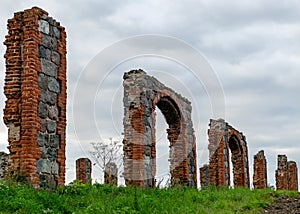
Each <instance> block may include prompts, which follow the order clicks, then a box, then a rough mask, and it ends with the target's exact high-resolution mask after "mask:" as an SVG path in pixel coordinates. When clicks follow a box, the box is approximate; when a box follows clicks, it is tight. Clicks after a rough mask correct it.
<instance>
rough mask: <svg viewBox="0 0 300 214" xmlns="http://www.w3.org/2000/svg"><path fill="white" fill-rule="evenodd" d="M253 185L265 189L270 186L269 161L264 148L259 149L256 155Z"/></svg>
mask: <svg viewBox="0 0 300 214" xmlns="http://www.w3.org/2000/svg"><path fill="white" fill-rule="evenodd" d="M253 186H254V188H255V189H264V188H267V187H268V181H267V161H266V158H265V155H264V151H263V150H261V151H259V152H258V153H257V154H256V155H255V156H254V164H253Z"/></svg>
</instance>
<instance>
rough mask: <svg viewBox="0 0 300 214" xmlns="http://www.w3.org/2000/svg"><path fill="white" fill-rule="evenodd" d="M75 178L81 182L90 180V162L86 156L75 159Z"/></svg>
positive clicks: (89, 181) (84, 182) (88, 182)
mask: <svg viewBox="0 0 300 214" xmlns="http://www.w3.org/2000/svg"><path fill="white" fill-rule="evenodd" d="M76 179H77V180H80V181H81V182H82V183H83V184H90V183H91V182H92V162H91V160H90V159H88V158H79V159H77V160H76Z"/></svg>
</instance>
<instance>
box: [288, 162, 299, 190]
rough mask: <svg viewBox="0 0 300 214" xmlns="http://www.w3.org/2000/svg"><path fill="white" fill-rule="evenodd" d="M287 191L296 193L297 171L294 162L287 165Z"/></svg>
mask: <svg viewBox="0 0 300 214" xmlns="http://www.w3.org/2000/svg"><path fill="white" fill-rule="evenodd" d="M287 172H288V190H293V191H298V169H297V164H296V162H295V161H289V162H288V163H287Z"/></svg>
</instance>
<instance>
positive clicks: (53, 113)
mask: <svg viewBox="0 0 300 214" xmlns="http://www.w3.org/2000/svg"><path fill="white" fill-rule="evenodd" d="M48 117H49V118H50V119H51V120H56V121H57V120H58V108H57V106H49V108H48Z"/></svg>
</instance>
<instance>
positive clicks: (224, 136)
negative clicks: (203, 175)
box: [208, 119, 250, 187]
mask: <svg viewBox="0 0 300 214" xmlns="http://www.w3.org/2000/svg"><path fill="white" fill-rule="evenodd" d="M209 126H210V128H209V130H208V141H209V145H208V149H209V173H208V176H209V184H210V185H216V186H229V185H230V161H231V162H232V166H233V183H234V186H246V187H250V180H249V162H248V148H247V143H246V137H245V136H244V135H243V133H241V132H239V131H237V130H236V129H234V128H233V127H232V126H230V125H229V124H228V123H226V122H225V121H224V120H223V119H218V120H213V119H211V120H210V124H209ZM230 154H231V160H230Z"/></svg>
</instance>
